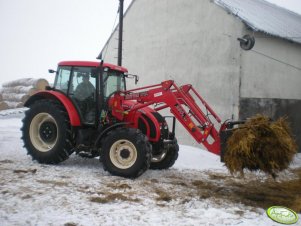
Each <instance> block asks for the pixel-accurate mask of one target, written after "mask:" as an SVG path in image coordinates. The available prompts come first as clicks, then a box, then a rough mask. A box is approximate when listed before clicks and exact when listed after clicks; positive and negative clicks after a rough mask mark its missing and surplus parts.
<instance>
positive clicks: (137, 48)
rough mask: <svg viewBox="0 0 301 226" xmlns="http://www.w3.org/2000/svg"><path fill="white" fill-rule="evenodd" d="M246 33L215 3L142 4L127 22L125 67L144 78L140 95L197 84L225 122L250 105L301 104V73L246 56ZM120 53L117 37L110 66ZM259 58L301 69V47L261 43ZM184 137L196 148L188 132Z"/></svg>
mask: <svg viewBox="0 0 301 226" xmlns="http://www.w3.org/2000/svg"><path fill="white" fill-rule="evenodd" d="M246 33H250V31H248V30H247V29H246V28H245V25H244V24H243V23H242V22H241V21H240V20H238V19H237V18H235V17H234V16H233V15H231V14H228V13H227V12H226V11H225V10H224V9H222V8H221V7H219V6H217V5H215V4H214V3H213V1H210V0H201V1H199V0H189V1H185V0H160V1H151V2H150V1H149V0H134V1H133V4H132V5H131V7H130V9H129V10H128V12H127V14H126V15H125V18H124V42H123V45H124V46H123V48H124V55H123V65H124V66H125V67H127V68H128V69H129V71H130V73H132V74H138V75H139V76H140V82H139V83H138V86H139V87H141V86H144V85H150V84H156V83H160V82H161V81H163V80H167V79H173V80H175V81H176V82H177V83H179V84H185V83H190V84H193V86H194V87H196V89H197V90H198V92H199V93H200V94H201V95H202V96H203V97H204V98H205V100H206V101H207V102H208V103H209V104H210V105H211V106H212V108H213V109H214V110H215V111H216V113H217V114H218V115H219V116H220V117H221V118H222V119H223V120H226V119H229V118H234V119H238V118H239V116H243V115H242V114H240V115H239V112H242V111H243V109H242V108H240V106H239V105H240V104H241V102H242V99H243V98H295V99H301V98H300V90H301V89H299V88H298V84H300V79H301V76H300V71H298V70H294V69H292V68H290V67H288V66H284V65H280V66H279V64H278V63H276V62H275V61H272V60H270V59H268V58H264V57H262V56H261V55H258V54H257V53H255V52H254V51H244V50H242V49H241V48H240V46H239V43H238V41H237V37H242V36H243V35H244V34H246ZM256 35H257V34H256ZM258 35H262V34H258ZM116 48H117V32H115V34H114V35H113V37H111V39H110V40H109V47H108V50H107V51H106V55H105V61H106V62H112V63H116V61H117V59H116V56H117V49H116ZM254 50H258V51H260V52H263V53H265V54H267V55H271V56H275V57H276V58H277V59H281V60H283V61H285V62H289V63H290V64H293V65H296V66H299V67H300V63H301V57H300V45H297V44H291V43H289V42H287V41H283V40H280V39H277V38H272V39H271V38H269V39H266V38H256V44H255V47H254ZM291 53H293V54H292V55H291ZM287 73H289V77H287V78H285V76H284V75H286V74H287ZM298 73H299V74H298ZM271 80H273V81H271ZM285 81H287V84H286V86H287V87H283V88H282V86H281V85H282V84H285ZM130 83H131V82H130ZM132 84H133V82H132ZM130 87H134V86H133V85H130ZM286 88H287V90H285V91H284V89H286ZM244 106H245V105H244ZM177 137H178V140H179V143H181V144H189V145H196V143H195V142H194V141H193V139H192V138H191V137H190V136H188V135H187V132H186V130H185V129H184V128H183V127H182V126H178V127H177Z"/></svg>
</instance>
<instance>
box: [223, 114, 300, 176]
mask: <svg viewBox="0 0 301 226" xmlns="http://www.w3.org/2000/svg"><path fill="white" fill-rule="evenodd" d="M296 152H297V145H296V142H295V140H294V138H293V135H292V132H291V129H290V128H289V125H288V122H287V120H286V119H285V118H279V119H278V120H277V121H275V122H273V121H271V120H270V119H269V118H268V117H266V116H263V115H256V116H255V117H253V118H250V119H249V120H247V121H246V123H245V124H243V125H241V126H240V127H238V128H237V129H234V131H233V134H232V135H231V136H230V137H229V139H228V141H227V149H226V153H225V165H226V167H227V168H228V169H229V171H230V172H231V173H237V172H238V173H240V174H241V175H243V171H244V169H248V170H251V171H256V170H261V171H263V172H265V173H268V174H270V175H272V176H273V177H276V175H277V173H278V172H280V171H282V170H284V169H286V168H288V166H289V164H290V162H291V161H292V159H293V157H294V155H295V154H296Z"/></svg>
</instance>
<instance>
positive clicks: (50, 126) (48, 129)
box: [39, 122, 57, 142]
mask: <svg viewBox="0 0 301 226" xmlns="http://www.w3.org/2000/svg"><path fill="white" fill-rule="evenodd" d="M39 134H40V137H41V139H42V140H43V141H45V142H51V141H54V140H55V139H56V136H57V129H56V125H55V124H54V123H53V122H44V123H43V124H42V125H41V126H40V130H39Z"/></svg>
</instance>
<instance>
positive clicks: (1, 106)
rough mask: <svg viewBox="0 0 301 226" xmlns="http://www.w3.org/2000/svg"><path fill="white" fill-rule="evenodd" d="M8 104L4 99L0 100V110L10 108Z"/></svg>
mask: <svg viewBox="0 0 301 226" xmlns="http://www.w3.org/2000/svg"><path fill="white" fill-rule="evenodd" d="M8 108H9V107H8V104H7V103H6V102H4V101H2V102H0V111H2V110H6V109H8Z"/></svg>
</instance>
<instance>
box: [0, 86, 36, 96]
mask: <svg viewBox="0 0 301 226" xmlns="http://www.w3.org/2000/svg"><path fill="white" fill-rule="evenodd" d="M31 90H35V89H34V88H33V87H32V86H12V87H3V88H2V93H23V94H28V93H29V92H31Z"/></svg>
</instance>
